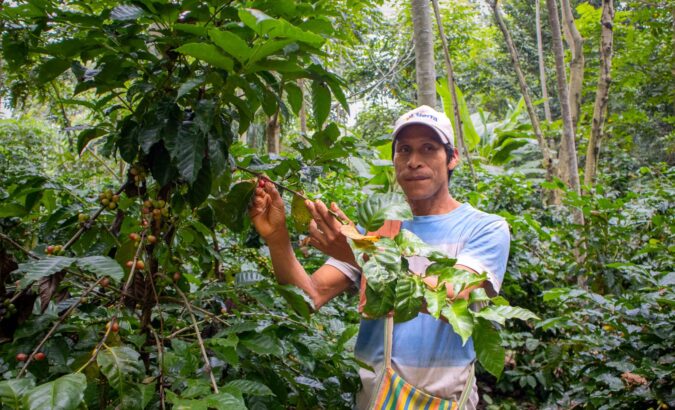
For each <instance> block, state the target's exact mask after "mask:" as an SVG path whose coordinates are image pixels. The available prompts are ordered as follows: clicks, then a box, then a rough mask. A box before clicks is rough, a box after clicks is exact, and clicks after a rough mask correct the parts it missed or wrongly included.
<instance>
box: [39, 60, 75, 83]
mask: <svg viewBox="0 0 675 410" xmlns="http://www.w3.org/2000/svg"><path fill="white" fill-rule="evenodd" d="M69 68H70V61H69V60H66V59H64V58H59V57H55V58H51V59H49V60H47V61H45V62H44V63H42V64H40V66H39V67H38V68H37V71H36V79H37V83H38V85H42V84H45V83H48V82H49V81H52V80H53V79H55V78H56V77H58V76H59V75H61V74H62V73H63V72H64V71H66V70H67V69H69Z"/></svg>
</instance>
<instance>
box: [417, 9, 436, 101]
mask: <svg viewBox="0 0 675 410" xmlns="http://www.w3.org/2000/svg"><path fill="white" fill-rule="evenodd" d="M411 10H412V13H411V14H412V21H413V32H414V33H413V37H414V41H415V70H416V72H417V103H418V105H428V106H429V107H431V108H436V70H435V68H434V36H433V33H432V31H431V13H430V12H429V0H412V9H411Z"/></svg>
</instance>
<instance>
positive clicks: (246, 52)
mask: <svg viewBox="0 0 675 410" xmlns="http://www.w3.org/2000/svg"><path fill="white" fill-rule="evenodd" d="M209 37H210V38H211V40H213V42H214V43H216V45H217V46H218V47H220V48H221V49H222V50H223V51H225V52H226V53H228V54H229V55H231V56H232V57H234V58H236V59H237V60H238V61H239V62H240V63H243V62H245V61H246V60H247V59H248V58H249V56H250V55H251V49H250V48H249V47H248V45H247V44H246V41H244V40H243V39H242V38H241V37H239V36H238V35H236V34H234V33H233V32H231V31H221V30H218V29H215V28H213V29H211V30H209Z"/></svg>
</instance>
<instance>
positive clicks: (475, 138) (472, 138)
mask: <svg viewBox="0 0 675 410" xmlns="http://www.w3.org/2000/svg"><path fill="white" fill-rule="evenodd" d="M436 90H437V91H438V94H439V95H440V96H441V100H442V101H443V111H444V112H445V115H447V116H448V118H450V121H451V122H452V124H453V126H454V124H455V113H454V108H453V107H454V104H453V102H452V95H451V94H450V88H449V85H448V81H447V79H445V78H443V79H441V80H440V81H439V82H438V83H437V84H436ZM455 91H456V93H457V102H458V104H459V117H460V119H461V121H462V131H463V135H464V143H465V144H466V146H467V147H468V148H469V149H474V148H475V147H476V146H477V145H478V143H479V142H480V136H479V135H478V132H476V128H475V127H474V125H473V121H472V120H471V113H469V108H468V107H467V105H466V101H465V100H464V95H463V94H462V91H461V90H460V89H459V87H458V86H457V84H455ZM453 129H454V128H453ZM455 139H457V136H456V135H455ZM455 143H456V141H455Z"/></svg>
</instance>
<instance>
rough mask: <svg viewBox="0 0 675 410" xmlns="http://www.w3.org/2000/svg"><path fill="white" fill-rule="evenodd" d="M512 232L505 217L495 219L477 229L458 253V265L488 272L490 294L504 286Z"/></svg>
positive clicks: (492, 294) (494, 293) (487, 289)
mask: <svg viewBox="0 0 675 410" xmlns="http://www.w3.org/2000/svg"><path fill="white" fill-rule="evenodd" d="M510 243H511V234H510V233H509V225H508V224H507V223H506V221H505V220H504V219H501V218H500V219H499V220H495V221H492V222H489V223H487V224H486V225H484V226H482V227H481V228H479V229H477V230H476V232H475V233H473V235H471V238H470V239H469V240H468V241H467V242H466V243H465V244H464V247H463V248H462V250H461V251H460V252H459V254H458V255H457V262H456V263H457V265H464V266H466V267H468V268H471V269H473V270H475V271H476V272H478V273H483V272H487V275H488V282H489V284H488V286H487V287H486V291H487V293H488V295H489V296H496V295H497V294H498V293H499V289H500V288H501V286H502V281H503V280H504V273H505V272H506V261H507V260H508V258H509V246H510Z"/></svg>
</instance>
